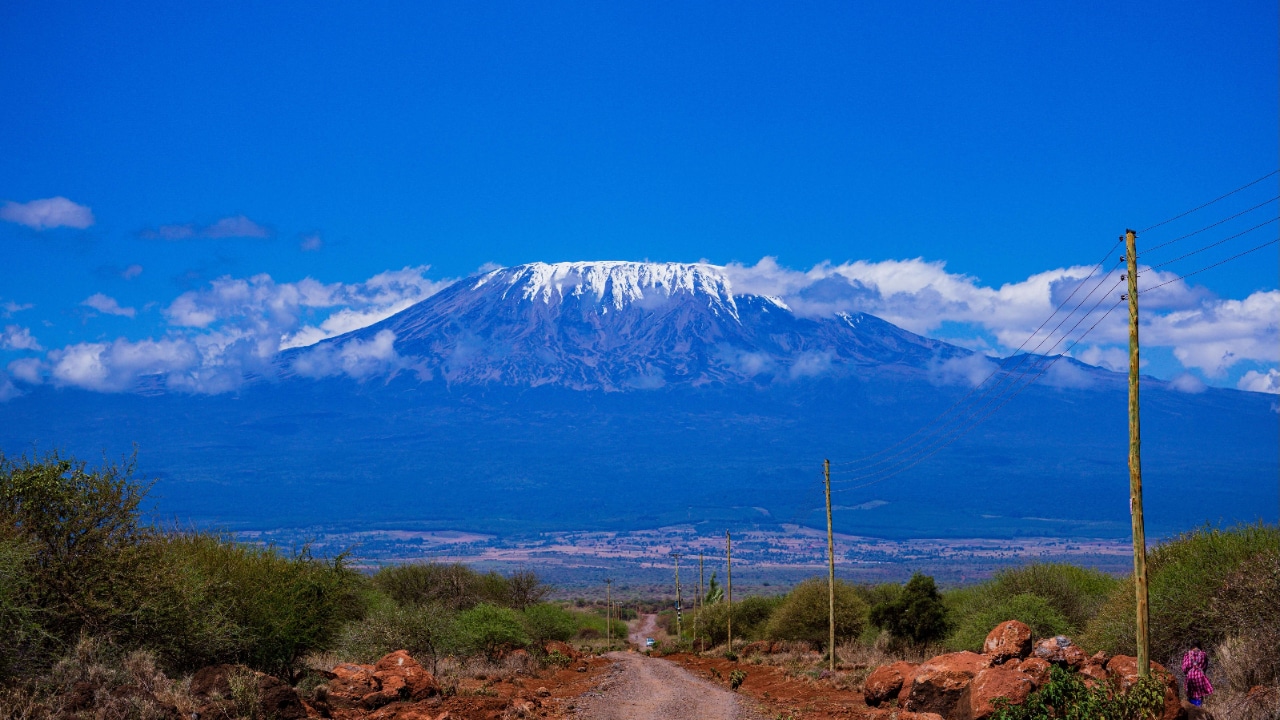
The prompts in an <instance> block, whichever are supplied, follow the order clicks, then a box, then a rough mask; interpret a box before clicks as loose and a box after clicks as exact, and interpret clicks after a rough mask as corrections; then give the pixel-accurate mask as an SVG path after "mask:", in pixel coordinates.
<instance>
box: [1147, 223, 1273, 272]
mask: <svg viewBox="0 0 1280 720" xmlns="http://www.w3.org/2000/svg"><path fill="white" fill-rule="evenodd" d="M1277 220H1280V217H1273V218H1271V219H1270V220H1268V221H1266V222H1264V223H1258V224H1257V225H1254V226H1253V227H1251V228H1249V229H1248V230H1242V231H1240V232H1238V233H1236V234H1235V235H1232V236H1231V237H1225V238H1222V239H1221V240H1219V241H1217V242H1214V243H1209V244H1208V245H1205V246H1204V247H1202V248H1200V249H1199V250H1192V251H1191V252H1189V253H1186V254H1185V255H1179V256H1178V257H1176V258H1174V259H1172V260H1165V261H1164V262H1162V263H1160V264H1159V265H1151V266H1150V269H1151V270H1155V269H1158V268H1162V267H1164V266H1165V265H1172V264H1173V263H1176V262H1178V261H1179V260H1185V259H1186V258H1189V257H1191V256H1192V255H1196V254H1198V253H1202V252H1204V251H1205V250H1208V249H1209V248H1215V247H1217V246H1219V245H1221V244H1222V243H1224V242H1227V241H1228V240H1235V239H1236V238H1238V237H1240V236H1241V235H1248V234H1249V233H1251V232H1253V231H1254V230H1257V229H1259V228H1264V227H1266V226H1268V225H1270V224H1271V223H1273V222H1275V221H1277Z"/></svg>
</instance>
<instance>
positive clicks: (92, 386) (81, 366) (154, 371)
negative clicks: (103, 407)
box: [49, 339, 199, 392]
mask: <svg viewBox="0 0 1280 720" xmlns="http://www.w3.org/2000/svg"><path fill="white" fill-rule="evenodd" d="M49 361H50V363H51V368H50V374H51V375H52V378H53V382H54V384H56V385H59V386H72V387H80V388H85V389H87V390H97V391H99V392H122V391H125V390H129V389H132V388H133V387H134V386H135V385H136V384H137V383H138V381H139V380H141V379H143V378H146V377H156V378H158V379H160V380H162V381H166V384H168V385H171V386H172V385H173V384H174V383H173V382H172V380H173V379H176V378H174V377H173V376H175V375H179V374H181V373H184V372H186V371H189V370H191V369H192V368H194V367H196V366H197V364H198V363H199V353H197V352H196V349H195V347H194V346H193V345H192V343H190V342H188V341H186V340H170V339H164V340H142V341H139V342H130V341H128V340H124V339H119V340H116V341H114V342H111V343H79V344H76V345H69V346H67V347H65V348H62V349H60V350H54V351H52V352H50V353H49Z"/></svg>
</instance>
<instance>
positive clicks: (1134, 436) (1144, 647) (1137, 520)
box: [1124, 230, 1151, 677]
mask: <svg viewBox="0 0 1280 720" xmlns="http://www.w3.org/2000/svg"><path fill="white" fill-rule="evenodd" d="M1124 258H1125V261H1126V263H1127V269H1128V272H1127V273H1126V276H1125V277H1126V279H1127V280H1128V281H1129V284H1128V290H1129V293H1128V299H1129V514H1130V516H1131V517H1132V519H1133V585H1134V593H1135V595H1136V596H1137V608H1136V610H1137V613H1136V615H1137V635H1138V637H1137V641H1138V676H1139V677H1147V676H1148V675H1149V674H1150V672H1151V652H1150V646H1149V643H1150V637H1151V634H1150V628H1149V626H1148V623H1149V622H1150V616H1149V608H1148V605H1147V537H1146V530H1145V528H1144V523H1143V517H1142V440H1141V434H1140V433H1139V425H1138V235H1137V233H1135V232H1134V231H1132V230H1125V233H1124Z"/></svg>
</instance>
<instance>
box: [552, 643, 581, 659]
mask: <svg viewBox="0 0 1280 720" xmlns="http://www.w3.org/2000/svg"><path fill="white" fill-rule="evenodd" d="M542 650H543V652H545V653H546V654H548V655H550V654H551V653H557V652H558V653H560V654H561V655H563V656H565V657H567V658H569V659H570V660H577V659H578V658H580V657H582V653H580V652H578V651H577V650H574V649H573V648H572V647H570V646H569V645H568V644H566V643H562V642H560V641H559V640H549V641H547V643H546V644H545V645H543V646H542Z"/></svg>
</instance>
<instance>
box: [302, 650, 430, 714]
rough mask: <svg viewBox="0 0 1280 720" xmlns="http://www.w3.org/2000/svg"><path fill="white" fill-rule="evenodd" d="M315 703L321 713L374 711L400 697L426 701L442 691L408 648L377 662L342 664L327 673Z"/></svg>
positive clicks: (313, 695)
mask: <svg viewBox="0 0 1280 720" xmlns="http://www.w3.org/2000/svg"><path fill="white" fill-rule="evenodd" d="M326 676H327V677H328V679H329V682H327V683H325V684H324V685H321V686H319V687H317V688H316V689H315V691H314V693H313V694H312V697H311V705H312V706H313V707H315V709H316V710H317V711H319V712H320V714H321V715H325V716H328V715H329V714H330V712H331V711H333V710H347V709H357V708H363V709H365V710H373V709H376V708H380V707H382V706H383V705H387V704H390V703H393V702H396V701H398V700H425V699H427V698H429V697H431V696H433V695H438V694H439V693H440V686H439V685H437V684H436V679H435V678H434V677H433V676H432V675H431V673H430V672H428V671H427V670H426V669H425V668H423V667H422V666H421V665H419V664H418V661H417V660H414V659H413V658H412V657H410V656H409V653H407V652H405V651H404V650H397V651H395V652H393V653H390V654H388V655H385V656H383V658H382V659H381V660H379V661H378V662H377V663H376V664H374V665H356V664H354V663H341V664H339V665H337V666H335V667H334V668H333V670H332V671H330V672H329V673H327V674H326Z"/></svg>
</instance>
